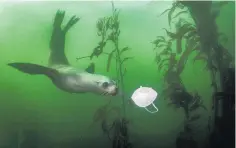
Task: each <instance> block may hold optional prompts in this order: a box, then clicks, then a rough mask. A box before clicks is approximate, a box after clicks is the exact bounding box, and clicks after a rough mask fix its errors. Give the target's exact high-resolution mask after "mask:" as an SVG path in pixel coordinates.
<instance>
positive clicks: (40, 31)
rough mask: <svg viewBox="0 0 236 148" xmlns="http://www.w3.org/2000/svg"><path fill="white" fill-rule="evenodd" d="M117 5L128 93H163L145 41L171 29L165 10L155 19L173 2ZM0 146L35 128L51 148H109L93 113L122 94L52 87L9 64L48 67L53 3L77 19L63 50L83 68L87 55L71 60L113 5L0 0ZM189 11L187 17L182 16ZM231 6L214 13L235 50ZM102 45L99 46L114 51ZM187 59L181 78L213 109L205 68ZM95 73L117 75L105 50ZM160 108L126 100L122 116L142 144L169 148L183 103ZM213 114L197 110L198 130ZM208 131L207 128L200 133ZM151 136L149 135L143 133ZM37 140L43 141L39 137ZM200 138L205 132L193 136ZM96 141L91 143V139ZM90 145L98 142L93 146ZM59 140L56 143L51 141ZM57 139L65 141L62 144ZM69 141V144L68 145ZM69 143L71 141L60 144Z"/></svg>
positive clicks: (92, 40)
mask: <svg viewBox="0 0 236 148" xmlns="http://www.w3.org/2000/svg"><path fill="white" fill-rule="evenodd" d="M114 4H115V7H116V8H118V9H120V10H121V12H120V16H119V20H120V30H121V34H120V38H119V44H120V46H121V47H123V46H129V47H130V48H131V50H130V51H128V52H126V53H125V54H126V56H133V57H134V59H132V60H129V61H127V62H126V64H125V67H126V68H127V73H126V75H125V77H124V84H125V88H124V89H125V92H126V94H127V96H130V95H131V94H132V92H133V91H134V90H135V89H136V88H138V87H139V86H148V87H152V88H153V89H155V90H156V91H157V92H161V91H162V89H163V84H164V82H163V72H161V71H158V70H157V66H156V64H155V62H154V58H155V51H153V45H152V44H151V43H150V42H151V41H153V40H154V39H155V37H156V36H166V34H165V32H164V30H163V29H162V28H168V27H169V26H168V17H167V13H166V14H164V15H162V16H160V17H158V16H159V15H160V14H161V13H162V12H163V11H164V10H165V9H167V8H169V7H171V4H172V2H171V1H169V2H167V1H166V2H156V3H154V2H115V3H114ZM0 6H1V7H0V11H1V13H0V20H1V23H0V32H1V33H0V63H1V64H0V69H1V72H0V84H1V86H0V147H1V146H4V145H8V144H9V143H11V142H9V141H11V139H12V135H14V133H15V132H16V131H18V130H19V129H21V130H25V129H30V130H36V131H37V132H38V134H39V135H41V137H43V138H44V139H48V140H49V141H50V142H52V143H54V146H51V147H63V146H60V144H61V143H66V142H68V141H73V140H76V141H77V142H78V143H79V144H81V145H83V146H80V147H95V146H96V147H106V146H109V142H108V140H107V137H106V136H104V135H103V134H102V131H101V128H100V125H99V124H95V125H94V126H93V127H92V128H89V125H90V124H91V123H92V119H93V115H94V112H95V111H96V109H97V108H99V107H100V106H102V105H104V104H106V103H107V102H108V101H109V99H112V104H114V105H118V106H121V105H122V100H121V98H120V97H104V96H98V95H95V94H89V93H86V94H70V93H67V92H63V91H61V90H59V89H58V88H56V87H55V86H54V85H53V84H52V83H51V81H50V80H49V79H48V78H47V77H45V76H40V75H38V76H30V75H27V74H24V73H21V72H19V71H17V70H15V69H13V68H10V67H9V66H7V63H10V62H30V63H36V64H40V65H45V66H46V65H47V63H48V57H49V41H50V37H51V32H52V21H53V18H54V16H55V13H56V11H57V10H58V9H62V10H65V11H66V15H65V20H64V22H66V21H68V20H69V19H70V17H71V16H72V15H77V16H78V17H81V19H80V21H79V22H78V23H77V24H76V25H75V26H73V28H72V29H71V30H70V31H69V32H68V34H67V36H66V55H67V58H68V60H69V62H70V63H71V65H73V66H75V67H78V68H82V69H84V68H86V67H87V66H88V65H89V64H90V62H91V61H90V60H89V59H82V60H79V61H76V58H77V57H82V56H87V55H90V54H91V53H92V51H93V49H94V47H96V46H97V44H98V42H99V41H100V38H99V37H98V36H97V29H96V22H97V20H98V19H99V18H101V17H104V16H110V15H111V13H112V12H111V3H110V2H108V1H104V2H5V3H3V2H1V3H0ZM184 17H188V16H184ZM233 19H234V5H233V4H228V5H225V6H224V7H223V8H222V10H221V13H220V15H219V16H218V18H217V25H218V29H219V31H220V32H223V33H225V34H226V36H227V37H228V38H229V40H228V42H227V43H225V45H224V46H225V47H226V48H228V49H230V53H232V54H234V41H233V39H232V37H231V36H232V31H233V30H232V25H231V24H230V23H231V22H232V20H233ZM111 48H113V47H112V46H107V47H106V48H105V49H104V51H111V50H112V49H111ZM191 59H192V56H190V58H189V60H188V63H187V65H186V67H185V70H184V72H183V73H182V75H181V77H182V81H183V83H184V85H185V87H186V88H187V89H188V91H189V92H194V91H197V92H199V94H200V95H201V96H202V98H203V100H204V105H205V106H206V107H207V108H210V107H211V100H210V98H211V93H212V92H211V87H210V83H211V80H210V74H209V72H208V71H206V70H203V69H204V66H205V63H204V62H195V64H193V63H192V62H191ZM92 61H93V62H94V63H95V64H96V73H99V74H103V75H106V76H109V77H115V76H116V72H115V68H114V66H115V64H114V63H112V65H111V71H110V72H106V62H107V55H101V56H100V57H99V58H96V57H95V58H93V60H92ZM155 104H156V106H157V107H158V108H159V112H158V113H156V114H150V113H148V112H147V111H146V110H145V109H143V108H139V107H134V106H133V107H130V106H127V110H126V113H127V117H128V118H130V119H131V120H132V125H131V127H130V130H131V134H130V138H131V141H132V142H134V144H136V145H138V146H139V147H146V146H147V145H149V144H150V143H152V144H153V145H156V146H157V147H158V146H159V147H161V148H164V147H173V146H174V143H175V138H176V136H177V134H178V133H179V132H180V131H181V130H182V129H183V120H184V113H183V110H182V109H173V108H171V107H168V106H167V104H168V102H167V100H164V99H162V98H158V99H157V100H156V101H155ZM208 114H210V112H208V113H206V112H203V113H202V117H201V119H200V120H199V121H198V122H197V123H196V124H197V125H198V126H199V127H198V128H199V130H198V133H204V132H205V133H206V124H207V118H208ZM203 135H206V134H203ZM147 137H149V138H147ZM43 138H42V139H43ZM197 138H198V139H199V140H200V141H201V140H203V139H204V137H203V136H201V137H200V136H198V137H197ZM93 141H94V143H93ZM94 144H95V146H94ZM56 145H57V146H56ZM61 145H62V144H61ZM65 145H66V144H65ZM64 147H70V146H64Z"/></svg>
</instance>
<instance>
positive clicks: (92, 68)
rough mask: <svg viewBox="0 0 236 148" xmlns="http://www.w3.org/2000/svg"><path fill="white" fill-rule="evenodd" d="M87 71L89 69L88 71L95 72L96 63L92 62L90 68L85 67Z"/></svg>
mask: <svg viewBox="0 0 236 148" xmlns="http://www.w3.org/2000/svg"><path fill="white" fill-rule="evenodd" d="M85 71H87V72H88V73H92V74H93V73H94V72H95V64H94V63H91V64H90V65H89V66H88V68H86V69H85Z"/></svg>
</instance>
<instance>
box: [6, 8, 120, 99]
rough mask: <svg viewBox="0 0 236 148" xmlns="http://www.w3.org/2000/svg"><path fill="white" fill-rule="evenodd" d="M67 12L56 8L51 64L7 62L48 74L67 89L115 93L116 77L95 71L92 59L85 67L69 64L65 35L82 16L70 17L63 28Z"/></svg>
mask: <svg viewBox="0 0 236 148" xmlns="http://www.w3.org/2000/svg"><path fill="white" fill-rule="evenodd" d="M64 16H65V12H64V11H57V13H56V16H55V18H54V23H53V32H52V36H51V41H50V50H51V52H50V57H49V65H48V67H45V66H42V65H37V64H31V63H9V64H8V65H9V66H11V67H14V68H16V69H18V70H20V71H21V72H24V73H28V74H31V75H40V74H41V75H46V76H47V77H49V78H50V79H51V80H52V82H53V84H54V85H56V86H57V87H58V88H59V89H61V90H63V91H66V92H70V93H85V92H91V93H95V94H101V95H116V94H117V91H118V88H117V85H116V83H115V81H113V80H111V79H110V78H108V77H106V76H103V75H98V74H94V64H93V63H92V64H91V65H90V66H89V67H88V68H87V69H85V70H81V69H77V68H74V67H72V66H70V64H69V62H68V60H67V58H66V56H65V52H64V49H65V36H66V33H67V32H68V30H69V29H70V28H71V27H72V26H73V25H74V24H76V23H77V22H78V21H79V18H78V17H76V16H73V17H71V19H70V20H69V22H68V23H67V25H66V26H65V27H64V28H62V27H61V24H62V21H63V19H64Z"/></svg>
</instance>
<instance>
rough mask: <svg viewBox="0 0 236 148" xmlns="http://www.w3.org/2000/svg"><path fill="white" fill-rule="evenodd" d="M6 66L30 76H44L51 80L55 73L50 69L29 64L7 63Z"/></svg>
mask: <svg viewBox="0 0 236 148" xmlns="http://www.w3.org/2000/svg"><path fill="white" fill-rule="evenodd" d="M8 66H11V67H13V68H16V69H18V70H19V71H21V72H24V73H27V74H31V75H40V74H42V75H46V76H48V77H50V78H53V77H54V76H55V75H56V73H57V71H56V70H55V69H52V68H48V67H44V66H41V65H37V64H31V63H9V64H8Z"/></svg>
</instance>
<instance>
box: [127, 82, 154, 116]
mask: <svg viewBox="0 0 236 148" xmlns="http://www.w3.org/2000/svg"><path fill="white" fill-rule="evenodd" d="M156 98H157V92H156V91H155V90H153V89H152V88H149V87H142V86H140V88H138V89H136V90H135V91H134V93H133V95H132V96H131V99H132V100H133V101H134V103H135V104H136V105H137V106H139V107H143V108H145V109H146V110H147V111H148V112H149V113H156V112H158V108H157V107H156V106H155V105H154V104H153V102H154V101H155V100H156ZM150 105H152V106H153V107H154V108H155V111H150V110H149V109H148V108H147V107H148V106H150Z"/></svg>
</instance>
